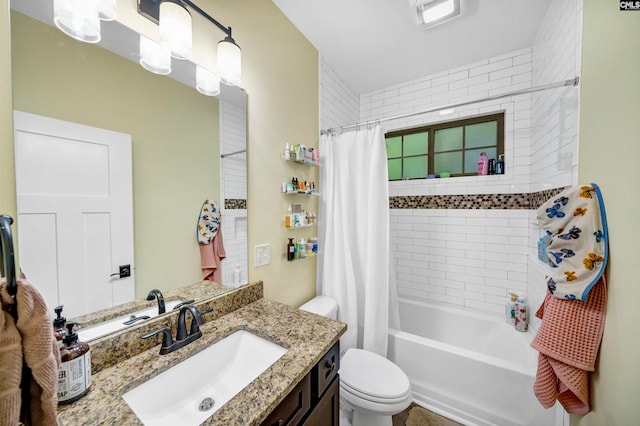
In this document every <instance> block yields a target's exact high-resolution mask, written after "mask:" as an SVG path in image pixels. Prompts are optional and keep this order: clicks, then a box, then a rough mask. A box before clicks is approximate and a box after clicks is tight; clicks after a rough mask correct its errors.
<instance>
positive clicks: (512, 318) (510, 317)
mask: <svg viewBox="0 0 640 426" xmlns="http://www.w3.org/2000/svg"><path fill="white" fill-rule="evenodd" d="M509 296H511V300H509V301H508V302H507V305H506V306H505V312H504V313H505V319H506V320H507V324H509V325H513V326H515V325H516V300H518V295H517V294H515V293H509Z"/></svg>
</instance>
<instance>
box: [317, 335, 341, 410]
mask: <svg viewBox="0 0 640 426" xmlns="http://www.w3.org/2000/svg"><path fill="white" fill-rule="evenodd" d="M339 368H340V341H338V342H336V344H335V345H333V347H332V348H331V349H329V351H328V352H327V353H326V354H325V356H324V357H323V358H322V359H321V360H320V361H319V362H318V364H316V366H315V367H314V368H313V370H312V372H311V379H312V380H311V398H312V399H313V400H314V401H317V400H318V399H319V398H321V397H322V394H323V393H324V391H325V390H326V389H327V387H328V386H329V385H330V384H331V381H333V378H334V377H336V375H337V374H338V369H339Z"/></svg>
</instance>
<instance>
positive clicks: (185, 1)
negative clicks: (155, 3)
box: [180, 0, 231, 37]
mask: <svg viewBox="0 0 640 426" xmlns="http://www.w3.org/2000/svg"><path fill="white" fill-rule="evenodd" d="M180 2H181V3H183V4H184V5H185V6H187V7H189V8H190V9H193V10H195V11H196V12H198V14H200V16H202V17H203V18H205V19H206V20H207V21H209V22H211V23H212V24H213V25H215V26H216V27H218V28H220V30H221V31H222V32H224V33H225V34H226V35H227V36H228V37H231V27H225V26H224V25H222V24H221V23H220V22H218V21H217V20H216V19H215V18H214V17H212V16H210V15H209V14H208V13H207V12H205V11H204V10H202V9H200V8H199V7H198V6H197V5H195V4H194V3H193V2H192V1H190V0H180Z"/></svg>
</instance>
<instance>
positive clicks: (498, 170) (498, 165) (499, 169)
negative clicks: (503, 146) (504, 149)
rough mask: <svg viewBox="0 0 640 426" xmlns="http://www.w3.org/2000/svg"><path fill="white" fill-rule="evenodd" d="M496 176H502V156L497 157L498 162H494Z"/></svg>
mask: <svg viewBox="0 0 640 426" xmlns="http://www.w3.org/2000/svg"><path fill="white" fill-rule="evenodd" d="M496 174H497V175H503V174H504V154H500V155H499V156H498V161H496Z"/></svg>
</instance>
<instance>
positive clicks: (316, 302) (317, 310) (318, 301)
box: [300, 296, 338, 320]
mask: <svg viewBox="0 0 640 426" xmlns="http://www.w3.org/2000/svg"><path fill="white" fill-rule="evenodd" d="M300 309H302V310H303V311H307V312H311V313H313V314H317V315H322V316H323V317H327V318H331V319H335V320H337V319H338V302H337V301H336V300H335V299H332V298H331V297H327V296H316V297H314V298H313V299H311V300H309V301H308V302H307V303H305V304H304V305H302V306H300Z"/></svg>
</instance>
